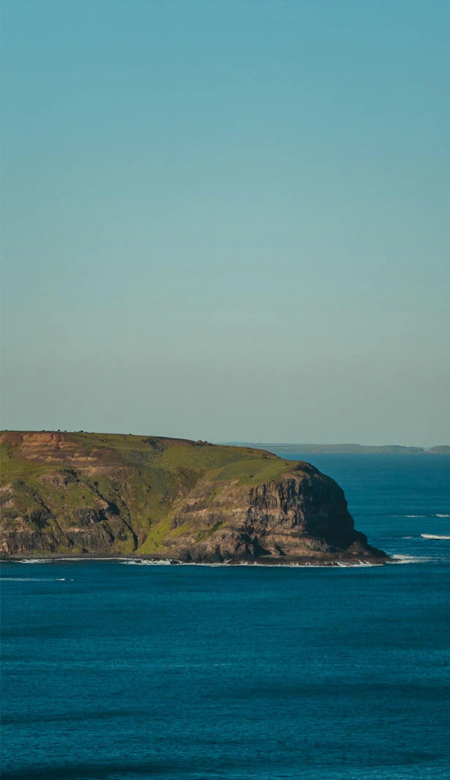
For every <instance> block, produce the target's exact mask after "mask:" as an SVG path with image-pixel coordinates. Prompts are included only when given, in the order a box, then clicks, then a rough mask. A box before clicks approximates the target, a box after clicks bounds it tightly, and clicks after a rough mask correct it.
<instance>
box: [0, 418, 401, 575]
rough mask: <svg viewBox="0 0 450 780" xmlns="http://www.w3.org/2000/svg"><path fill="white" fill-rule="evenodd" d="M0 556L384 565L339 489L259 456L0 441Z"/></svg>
mask: <svg viewBox="0 0 450 780" xmlns="http://www.w3.org/2000/svg"><path fill="white" fill-rule="evenodd" d="M0 443H1V449H2V464H3V468H2V486H1V489H0V505H2V525H1V534H2V536H1V552H2V554H3V555H4V556H8V557H10V556H24V555H33V556H34V555H47V554H55V555H58V554H75V555H83V554H96V555H138V556H145V555H147V556H150V557H152V558H161V559H171V560H175V561H177V560H178V561H191V562H223V561H229V562H231V563H234V562H249V561H258V562H260V563H271V564H282V563H289V562H298V563H316V564H323V565H330V564H333V563H345V562H359V561H360V562H367V563H382V562H384V561H386V560H387V556H386V555H385V554H384V553H383V552H381V551H379V550H376V549H374V548H372V547H371V546H370V545H368V543H367V539H366V537H365V536H364V534H362V533H359V532H358V531H355V529H354V524H353V519H352V517H351V515H350V514H349V512H348V509H347V502H346V500H345V496H344V493H343V491H342V489H341V488H340V487H339V485H337V484H336V482H335V481H334V480H332V479H330V478H329V477H327V476H325V475H324V474H322V473H321V472H320V471H318V470H317V469H316V468H314V467H313V466H311V465H310V464H308V463H304V462H301V461H299V462H294V461H288V460H283V459H282V458H278V457H276V456H275V455H273V454H271V453H269V452H265V451H262V450H255V449H251V448H244V447H225V446H216V445H208V443H207V442H202V441H199V442H191V441H187V440H183V439H167V438H162V437H140V436H119V435H106V434H85V433H78V434H68V433H60V432H57V433H46V432H42V433H19V432H17V433H16V432H5V433H4V434H3V435H2V436H1V438H0Z"/></svg>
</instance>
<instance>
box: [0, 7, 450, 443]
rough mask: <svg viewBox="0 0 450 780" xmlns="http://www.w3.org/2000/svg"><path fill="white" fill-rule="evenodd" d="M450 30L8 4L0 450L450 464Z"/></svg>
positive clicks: (354, 20)
mask: <svg viewBox="0 0 450 780" xmlns="http://www.w3.org/2000/svg"><path fill="white" fill-rule="evenodd" d="M449 21H450V6H448V4H444V3H442V2H437V0H432V1H431V2H429V3H427V4H424V3H423V2H419V1H418V0H413V2H411V3H409V4H408V6H405V4H404V3H400V2H396V1H394V2H388V0H381V2H380V3H378V4H376V5H375V6H374V5H367V4H361V3H357V2H355V0H344V2H342V3H339V4H336V3H333V2H331V0H319V1H318V2H317V1H316V0H315V2H312V0H307V1H306V2H301V3H299V2H297V1H295V0H283V2H275V0H263V2H259V1H258V2H256V0H239V2H238V1H237V0H229V2H228V3H226V4H214V3H207V2H205V0H192V2H190V3H187V4H186V3H183V2H181V0H168V2H167V3H155V2H152V1H150V2H142V0H134V1H133V2H131V3H125V2H123V0H108V2H106V0H79V2H77V3H55V2H52V1H51V0H42V1H41V2H40V3H35V4H33V3H29V2H26V1H25V0H14V2H12V0H5V2H4V3H3V34H4V45H3V62H4V74H5V75H4V82H3V90H4V129H3V178H4V192H5V193H6V192H7V193H8V196H7V197H6V195H5V196H4V198H3V221H4V229H3V234H4V238H3V263H2V297H3V305H2V318H3V328H2V333H3V337H2V376H3V380H2V385H3V390H2V398H1V413H2V414H1V418H2V419H1V424H2V427H4V428H9V429H22V430H27V429H28V430H30V429H33V430H41V429H58V428H60V429H64V428H67V429H72V430H80V429H85V430H92V431H99V432H102V431H103V432H110V431H118V432H122V433H137V434H138V433H142V432H143V431H148V432H149V433H153V434H154V435H157V434H158V435H167V436H174V437H184V438H190V439H194V440H195V439H198V438H201V439H207V440H210V441H231V440H241V441H244V440H245V441H254V442H257V441H267V442H271V441H272V442H283V441H284V442H289V441H292V442H307V441H309V442H315V443H318V444H320V443H324V444H325V443H330V442H365V443H370V444H371V445H382V444H386V442H413V445H412V446H422V447H428V446H433V445H434V444H439V443H442V442H444V443H445V442H446V441H450V405H449V400H448V399H449V397H450V360H449V337H450V306H449V293H450V262H449V257H450V252H449V249H450V243H449V232H448V214H449V213H450V197H449V186H448V182H449V180H450V175H449V165H448V161H449V149H450V146H449V139H448V124H449V118H450V108H449V101H448V87H447V84H446V80H445V78H444V74H445V73H446V72H447V70H448V65H449V48H448V27H449V25H448V22H449Z"/></svg>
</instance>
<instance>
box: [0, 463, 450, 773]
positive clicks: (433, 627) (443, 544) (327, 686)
mask: <svg viewBox="0 0 450 780" xmlns="http://www.w3.org/2000/svg"><path fill="white" fill-rule="evenodd" d="M290 454H291V456H292V457H295V458H297V457H301V453H299V452H298V451H293V452H292V453H290ZM283 456H284V457H286V454H285V453H284V452H283ZM304 459H306V460H310V461H311V462H312V463H314V465H316V466H318V468H320V469H321V470H322V471H323V472H324V473H326V474H329V475H330V476H332V477H334V478H335V479H336V480H337V481H338V482H339V484H340V485H341V486H342V487H343V488H344V490H345V492H346V496H347V499H348V502H349V507H350V511H351V513H352V514H353V516H354V518H355V525H356V527H357V528H358V530H361V531H364V532H365V533H366V534H367V535H368V537H369V541H370V542H371V543H372V544H374V545H375V546H376V547H381V548H382V549H384V550H386V551H387V552H389V553H390V554H391V555H392V556H394V563H392V564H388V565H386V566H379V567H378V566H376V567H363V566H361V567H336V568H313V567H309V568H301V567H289V568H288V567H286V568H285V567H270V568H268V567H262V566H261V567H259V566H240V567H225V566H193V565H183V566H167V565H160V566H155V565H150V564H148V563H142V564H140V563H138V562H132V563H131V562H128V563H126V562H106V561H89V562H77V561H59V562H50V563H39V562H38V563H29V562H28V563H4V564H3V565H2V567H1V570H2V571H1V588H2V670H1V671H2V690H3V706H2V710H3V728H2V731H3V736H2V752H3V772H2V779H3V780H133V779H135V780H138V779H139V780H147V778H148V779H149V780H209V779H211V780H413V778H414V780H416V779H417V780H437V779H438V778H439V780H441V779H443V778H448V777H450V707H449V698H450V697H449V689H450V653H449V645H450V610H449V591H450V583H449V574H450V457H448V456H439V455H414V456H407V455H403V456H396V455H346V456H345V455H328V456H327V455H316V456H311V455H310V456H307V455H305V456H304Z"/></svg>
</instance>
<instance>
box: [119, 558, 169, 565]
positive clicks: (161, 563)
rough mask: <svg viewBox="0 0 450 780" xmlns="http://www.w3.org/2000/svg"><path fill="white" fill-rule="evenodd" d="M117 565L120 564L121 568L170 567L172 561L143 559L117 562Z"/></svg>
mask: <svg viewBox="0 0 450 780" xmlns="http://www.w3.org/2000/svg"><path fill="white" fill-rule="evenodd" d="M119 563H120V564H122V566H124V565H125V566H170V565H171V563H172V561H146V560H143V559H139V560H135V559H129V560H127V561H119Z"/></svg>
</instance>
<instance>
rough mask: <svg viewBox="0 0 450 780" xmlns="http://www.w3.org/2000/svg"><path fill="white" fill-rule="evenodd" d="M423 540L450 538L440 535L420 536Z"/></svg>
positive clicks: (449, 537)
mask: <svg viewBox="0 0 450 780" xmlns="http://www.w3.org/2000/svg"><path fill="white" fill-rule="evenodd" d="M420 535H421V537H422V539H450V536H440V535H439V534H420Z"/></svg>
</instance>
